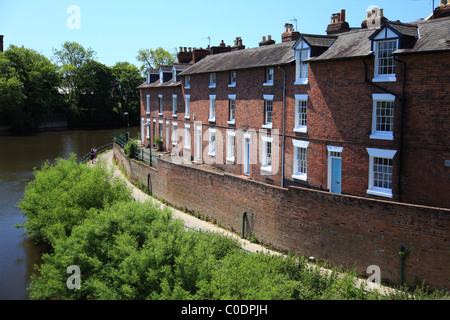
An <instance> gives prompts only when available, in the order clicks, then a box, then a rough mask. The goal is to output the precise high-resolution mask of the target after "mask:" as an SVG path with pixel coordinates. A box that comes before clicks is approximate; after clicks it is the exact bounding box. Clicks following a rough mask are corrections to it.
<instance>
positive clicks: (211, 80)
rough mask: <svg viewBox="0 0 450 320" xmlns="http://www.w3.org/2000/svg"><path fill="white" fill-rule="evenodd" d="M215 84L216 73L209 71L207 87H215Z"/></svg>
mask: <svg viewBox="0 0 450 320" xmlns="http://www.w3.org/2000/svg"><path fill="white" fill-rule="evenodd" d="M216 84H217V76H216V73H215V72H213V73H210V74H209V87H210V88H215V87H216Z"/></svg>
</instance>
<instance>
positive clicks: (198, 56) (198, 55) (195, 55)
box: [192, 48, 211, 63]
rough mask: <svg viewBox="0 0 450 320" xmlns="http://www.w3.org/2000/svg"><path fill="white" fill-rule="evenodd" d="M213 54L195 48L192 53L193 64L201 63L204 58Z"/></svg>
mask: <svg viewBox="0 0 450 320" xmlns="http://www.w3.org/2000/svg"><path fill="white" fill-rule="evenodd" d="M210 54H211V50H210V49H203V48H200V49H197V48H194V50H193V51H192V62H193V63H196V62H199V61H200V60H202V59H203V58H204V57H206V56H208V55H210Z"/></svg>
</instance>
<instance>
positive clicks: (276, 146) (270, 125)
mask: <svg viewBox="0 0 450 320" xmlns="http://www.w3.org/2000/svg"><path fill="white" fill-rule="evenodd" d="M178 62H179V63H178V64H176V65H174V66H170V67H161V68H160V70H148V76H147V81H146V82H145V83H144V84H142V85H141V86H140V87H139V89H140V91H141V122H142V123H141V124H142V127H141V129H142V143H143V144H144V145H151V144H152V143H151V138H152V137H154V136H156V135H158V134H160V135H161V136H163V137H164V139H165V146H164V147H165V149H166V150H167V151H168V152H171V153H172V154H176V155H178V156H182V157H183V158H184V159H185V160H186V161H189V162H193V163H206V164H210V165H212V166H214V167H216V168H219V169H221V170H223V171H224V172H227V173H230V174H235V175H239V176H242V177H245V178H247V179H253V180H256V181H259V182H263V183H268V184H272V185H276V186H280V187H288V186H290V185H293V186H300V187H306V188H312V189H317V190H323V191H328V192H330V193H336V194H346V195H355V196H361V197H369V198H376V199H384V200H388V201H399V202H407V203H414V204H422V205H429V206H439V207H445V208H449V207H450V197H448V195H449V194H450V143H449V142H450V141H449V127H450V126H449V124H450V123H449V122H450V112H449V102H450V101H449V93H450V92H449V91H450V90H449V87H448V83H449V80H450V5H449V4H446V3H442V4H441V5H440V6H439V7H438V8H436V10H435V11H434V13H433V14H432V15H431V16H430V17H428V18H427V19H424V20H418V21H414V22H411V23H401V22H398V21H391V20H389V19H387V18H386V17H385V16H384V13H383V10H382V9H379V8H377V7H373V8H371V10H370V11H368V12H367V16H366V19H365V20H363V21H362V23H361V27H358V28H352V27H350V26H349V25H348V23H347V22H346V21H345V11H344V10H342V11H341V12H340V13H336V14H333V15H332V17H331V23H330V25H329V26H328V27H327V29H326V34H324V35H312V34H303V33H299V32H298V31H295V30H294V29H293V26H292V25H291V24H286V25H285V29H284V32H283V33H282V35H281V42H280V43H276V42H275V40H273V39H272V37H271V36H268V37H267V38H266V37H263V39H262V41H261V42H260V44H259V47H255V48H249V49H245V47H244V46H242V40H241V39H240V38H237V39H236V41H235V43H234V46H233V47H230V46H228V47H226V46H225V45H224V44H223V43H222V44H221V45H220V46H218V47H212V48H208V49H206V50H205V49H201V50H200V49H195V50H186V48H185V49H184V50H183V49H182V48H181V49H180V52H179V53H178Z"/></svg>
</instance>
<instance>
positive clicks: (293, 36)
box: [281, 23, 300, 42]
mask: <svg viewBox="0 0 450 320" xmlns="http://www.w3.org/2000/svg"><path fill="white" fill-rule="evenodd" d="M299 38H300V32H298V31H294V26H293V25H292V24H291V23H286V24H285V25H284V33H283V34H282V35H281V42H288V41H296V40H298V39H299Z"/></svg>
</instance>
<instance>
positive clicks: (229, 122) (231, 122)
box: [227, 120, 236, 124]
mask: <svg viewBox="0 0 450 320" xmlns="http://www.w3.org/2000/svg"><path fill="white" fill-rule="evenodd" d="M227 123H228V124H236V120H230V121H227Z"/></svg>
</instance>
